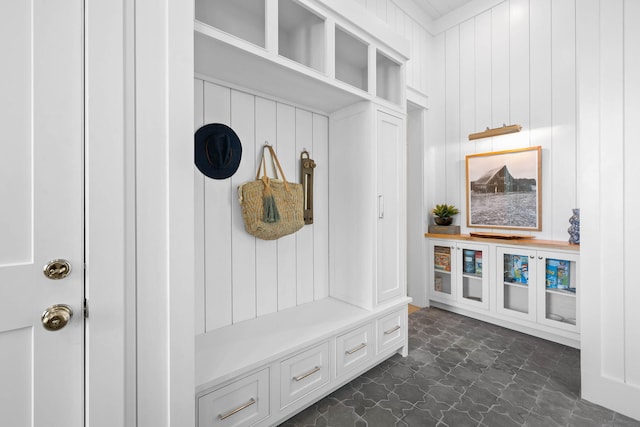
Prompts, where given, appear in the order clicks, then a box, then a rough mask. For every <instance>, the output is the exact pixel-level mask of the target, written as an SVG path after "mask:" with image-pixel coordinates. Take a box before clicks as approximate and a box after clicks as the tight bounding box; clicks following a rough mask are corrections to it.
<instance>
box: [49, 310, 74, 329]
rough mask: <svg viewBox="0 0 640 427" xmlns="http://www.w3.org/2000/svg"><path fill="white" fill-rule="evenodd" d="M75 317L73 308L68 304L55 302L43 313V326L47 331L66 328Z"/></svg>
mask: <svg viewBox="0 0 640 427" xmlns="http://www.w3.org/2000/svg"><path fill="white" fill-rule="evenodd" d="M72 317H73V310H71V307H69V306H68V305H66V304H55V305H52V306H51V307H49V308H47V309H46V310H45V311H44V313H42V326H44V328H45V329H46V330H47V331H57V330H59V329H62V328H64V327H65V326H66V325H67V323H69V320H71V318H72Z"/></svg>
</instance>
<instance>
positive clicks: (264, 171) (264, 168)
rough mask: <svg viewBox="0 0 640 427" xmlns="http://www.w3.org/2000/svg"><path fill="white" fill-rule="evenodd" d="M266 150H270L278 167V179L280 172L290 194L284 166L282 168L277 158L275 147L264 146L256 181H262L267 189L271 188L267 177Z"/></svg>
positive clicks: (272, 158)
mask: <svg viewBox="0 0 640 427" xmlns="http://www.w3.org/2000/svg"><path fill="white" fill-rule="evenodd" d="M266 149H268V150H269V153H270V154H271V160H272V161H274V163H275V164H276V166H277V171H276V178H278V171H280V175H281V176H282V182H284V188H285V189H286V190H287V191H289V192H290V190H289V183H288V181H287V178H286V177H285V176H284V171H283V170H282V166H280V161H279V160H278V156H276V152H275V151H274V150H273V147H272V146H271V145H269V144H267V143H265V144H264V146H263V147H262V159H261V160H260V166H258V172H257V173H256V180H258V179H262V181H263V182H264V184H265V186H267V187H268V186H269V177H268V176H267V163H266V160H265V159H264V151H265V150H266ZM260 170H262V178H261V177H260Z"/></svg>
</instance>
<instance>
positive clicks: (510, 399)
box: [281, 308, 640, 427]
mask: <svg viewBox="0 0 640 427" xmlns="http://www.w3.org/2000/svg"><path fill="white" fill-rule="evenodd" d="M408 330H409V336H410V338H409V355H408V357H406V358H403V357H401V356H400V355H395V356H393V357H391V358H389V359H388V360H386V361H384V362H382V363H381V364H380V365H378V366H376V367H374V368H373V369H371V370H369V371H368V372H365V373H364V374H362V375H361V376H360V377H358V378H356V379H354V380H353V381H351V382H350V383H348V384H347V385H345V386H344V387H342V388H341V389H339V390H336V391H335V392H334V393H333V394H331V395H329V396H327V397H326V398H324V399H322V400H320V401H319V402H317V403H315V404H313V405H311V406H310V407H309V408H307V409H305V410H304V411H302V412H300V413H299V414H298V415H296V416H294V417H292V418H291V419H289V420H287V421H286V422H284V423H283V424H281V426H284V427H306V426H310V427H431V426H437V427H464V426H480V427H503V426H504V427H510V426H527V427H574V426H575V427H590V426H601V427H640V422H638V421H636V420H632V419H630V418H628V417H625V416H623V415H621V414H617V413H615V412H613V411H610V410H608V409H605V408H603V407H601V406H598V405H594V404H592V403H589V402H587V401H584V400H582V399H580V351H579V350H576V349H573V348H569V347H566V346H563V345H560V344H556V343H552V342H550V341H545V340H542V339H538V338H535V337H532V336H529V335H525V334H521V333H518V332H514V331H511V330H508V329H504V328H501V327H499V326H496V325H491V324H487V323H484V322H480V321H477V320H474V319H471V318H467V317H464V316H460V315H457V314H454V313H450V312H447V311H443V310H439V309H435V308H430V309H421V310H419V311H416V312H415V313H412V314H411V315H410V316H409V325H408Z"/></svg>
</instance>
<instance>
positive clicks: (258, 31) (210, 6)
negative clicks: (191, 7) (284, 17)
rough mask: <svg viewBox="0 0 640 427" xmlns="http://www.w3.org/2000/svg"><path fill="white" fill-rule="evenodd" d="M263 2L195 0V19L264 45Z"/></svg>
mask: <svg viewBox="0 0 640 427" xmlns="http://www.w3.org/2000/svg"><path fill="white" fill-rule="evenodd" d="M264 5H265V2H264V1H257V0H233V1H229V0H196V3H195V14H196V19H197V20H198V21H200V22H203V23H205V24H207V25H211V26H212V27H216V28H218V29H219V30H222V31H224V32H226V33H229V34H232V35H234V36H236V37H239V38H241V39H243V40H246V41H248V42H250V43H253V44H255V45H257V46H260V47H265V7H264Z"/></svg>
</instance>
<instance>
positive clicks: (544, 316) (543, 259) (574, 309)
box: [538, 251, 579, 332]
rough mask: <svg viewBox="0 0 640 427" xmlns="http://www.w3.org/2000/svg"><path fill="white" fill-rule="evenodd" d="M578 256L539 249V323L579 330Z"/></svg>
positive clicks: (572, 330) (568, 329)
mask: <svg viewBox="0 0 640 427" xmlns="http://www.w3.org/2000/svg"><path fill="white" fill-rule="evenodd" d="M577 264H578V255H575V254H568V253H562V252H542V251H538V283H539V284H538V323H540V324H544V325H548V326H553V327H555V328H560V329H564V330H567V331H571V332H578V331H579V325H578V317H579V304H578V292H577V291H578V283H579V280H578V279H579V278H578V268H577V267H578V266H577Z"/></svg>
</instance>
